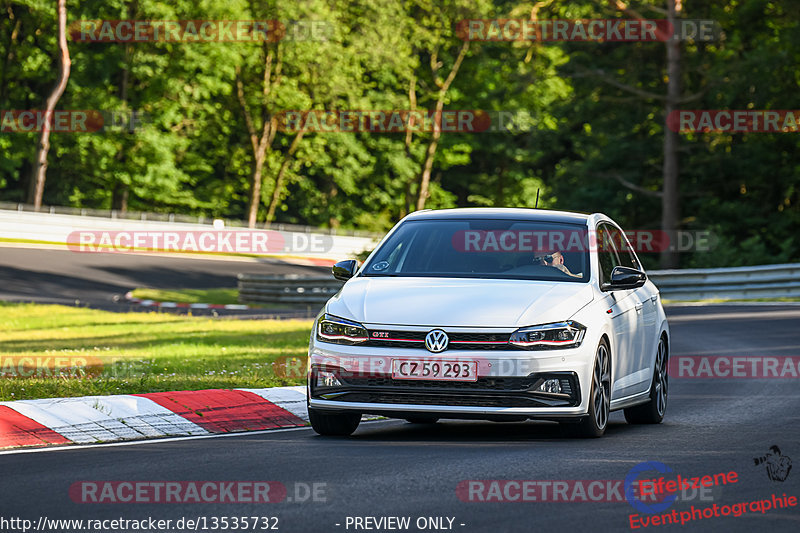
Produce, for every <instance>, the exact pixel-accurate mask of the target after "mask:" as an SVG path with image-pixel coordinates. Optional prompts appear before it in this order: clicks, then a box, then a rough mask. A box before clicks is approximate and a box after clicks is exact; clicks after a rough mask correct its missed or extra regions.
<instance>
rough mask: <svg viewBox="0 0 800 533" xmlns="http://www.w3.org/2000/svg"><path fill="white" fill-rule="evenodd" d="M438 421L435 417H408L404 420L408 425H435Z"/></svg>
mask: <svg viewBox="0 0 800 533" xmlns="http://www.w3.org/2000/svg"><path fill="white" fill-rule="evenodd" d="M438 421H439V419H438V418H436V417H435V416H410V417H408V418H406V422H408V423H409V424H435V423H436V422H438Z"/></svg>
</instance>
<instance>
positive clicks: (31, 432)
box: [0, 386, 308, 449]
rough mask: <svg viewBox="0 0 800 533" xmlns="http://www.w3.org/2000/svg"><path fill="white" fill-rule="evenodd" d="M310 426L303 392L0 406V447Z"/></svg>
mask: <svg viewBox="0 0 800 533" xmlns="http://www.w3.org/2000/svg"><path fill="white" fill-rule="evenodd" d="M305 425H308V411H307V410H306V390H305V387H302V386H299V387H276V388H269V389H232V390H229V389H211V390H200V391H177V392H153V393H148V394H125V395H117V396H84V397H80V398H51V399H44V400H18V401H14V402H0V449H2V448H17V447H23V446H46V445H54V444H73V443H75V444H92V443H100V442H114V441H121V440H139V439H147V438H154V437H176V436H196V435H212V434H216V433H233V432H239V431H258V430H265V429H278V428H287V427H301V426H305Z"/></svg>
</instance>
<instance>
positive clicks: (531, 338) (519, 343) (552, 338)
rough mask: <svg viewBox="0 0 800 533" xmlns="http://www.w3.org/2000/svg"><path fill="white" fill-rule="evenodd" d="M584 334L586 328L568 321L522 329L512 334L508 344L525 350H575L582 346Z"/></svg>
mask: <svg viewBox="0 0 800 533" xmlns="http://www.w3.org/2000/svg"><path fill="white" fill-rule="evenodd" d="M584 333H586V326H584V325H583V324H580V323H578V322H575V321H574V320H567V321H565V322H554V323H552V324H541V325H538V326H527V327H524V328H520V329H518V330H517V331H515V332H514V333H512V334H511V338H510V339H509V340H508V342H509V344H512V345H514V346H516V347H518V348H523V349H525V350H552V349H554V348H575V347H576V346H580V344H581V341H582V340H583V335H584Z"/></svg>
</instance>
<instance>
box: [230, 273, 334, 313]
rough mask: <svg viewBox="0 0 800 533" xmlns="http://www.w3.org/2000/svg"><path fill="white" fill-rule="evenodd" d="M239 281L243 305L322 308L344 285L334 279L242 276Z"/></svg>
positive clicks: (240, 298)
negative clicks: (310, 306) (287, 305)
mask: <svg viewBox="0 0 800 533" xmlns="http://www.w3.org/2000/svg"><path fill="white" fill-rule="evenodd" d="M238 278H239V301H240V302H241V303H259V304H296V305H320V306H321V305H322V304H324V303H325V302H327V301H328V299H329V298H330V297H331V296H333V295H334V294H336V292H338V290H339V289H341V288H342V285H343V284H344V282H342V281H339V280H337V279H334V278H333V277H324V278H322V277H319V278H305V277H300V276H261V275H257V274H239V276H238Z"/></svg>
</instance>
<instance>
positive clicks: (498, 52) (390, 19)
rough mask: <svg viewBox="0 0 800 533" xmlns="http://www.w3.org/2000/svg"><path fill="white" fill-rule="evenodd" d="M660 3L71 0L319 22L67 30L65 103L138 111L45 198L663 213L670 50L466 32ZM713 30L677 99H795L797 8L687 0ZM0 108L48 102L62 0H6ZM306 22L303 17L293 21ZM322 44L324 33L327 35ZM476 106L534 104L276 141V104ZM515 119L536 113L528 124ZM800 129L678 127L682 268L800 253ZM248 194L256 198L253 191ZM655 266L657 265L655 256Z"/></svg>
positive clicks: (337, 222) (688, 58)
mask: <svg viewBox="0 0 800 533" xmlns="http://www.w3.org/2000/svg"><path fill="white" fill-rule="evenodd" d="M668 4H669V2H668V1H664V0H661V1H652V2H647V1H640V2H630V3H623V2H622V1H605V0H596V1H583V0H581V1H572V2H558V1H552V0H551V1H548V0H544V1H541V2H536V3H530V2H512V1H504V0H493V1H492V0H442V1H439V0H371V1H370V0H291V1H289V0H287V1H285V2H280V3H275V2H274V1H272V2H259V1H248V0H226V1H225V2H219V1H216V0H191V1H190V0H173V1H171V2H161V1H155V0H103V1H100V0H82V1H81V2H77V1H74V0H70V1H68V2H67V11H68V19H69V21H70V22H74V21H77V20H86V19H108V20H120V19H150V20H186V19H190V20H199V19H214V20H223V19H225V20H253V19H257V20H263V19H280V20H284V21H286V20H302V21H311V20H313V21H323V22H325V23H327V25H326V26H324V28H325V29H326V30H327V31H324V32H318V34H317V35H316V37H317V38H318V39H317V40H303V39H284V40H282V41H279V42H277V43H241V42H221V43H169V42H139V43H129V44H120V43H86V42H76V41H70V42H69V51H70V56H71V59H72V71H71V75H70V78H69V83H68V85H67V88H66V91H65V92H64V94H63V96H62V97H61V99H60V101H59V103H58V109H72V110H81V109H99V110H107V111H131V110H136V111H138V112H144V113H146V116H147V117H148V119H149V120H148V122H147V123H146V124H145V125H144V126H142V127H140V128H138V129H137V130H136V131H135V132H133V133H130V132H124V131H105V132H101V133H82V134H67V133H54V134H53V135H52V136H51V143H52V147H51V149H50V153H49V169H48V171H47V181H46V186H45V189H44V197H43V202H44V204H49V205H69V206H79V207H92V208H105V209H112V208H113V209H129V210H137V211H163V212H176V213H187V214H198V215H199V214H203V215H206V216H215V217H224V218H238V219H245V220H247V219H248V218H249V219H250V220H251V221H252V222H253V223H255V224H257V225H262V224H263V223H265V222H268V221H276V222H287V223H298V224H309V225H315V226H333V227H336V226H340V227H349V228H359V229H366V230H375V231H383V230H386V229H388V228H389V227H391V226H392V224H394V223H395V222H396V221H397V220H398V219H399V218H400V217H402V216H403V215H405V214H407V213H408V212H410V211H413V210H415V209H418V208H420V207H422V206H423V205H424V207H426V208H445V207H464V206H510V207H511V206H517V207H520V206H521V207H533V205H534V202H535V201H536V194H537V189H539V190H540V192H541V196H540V201H539V206H540V207H548V208H556V209H565V210H574V211H586V212H593V211H602V212H605V213H607V214H608V215H610V216H612V217H614V218H615V219H616V220H617V221H618V222H619V223H620V224H622V225H623V227H625V228H639V229H658V228H660V227H661V220H662V198H661V192H662V189H663V176H664V173H663V170H662V167H663V164H664V153H665V151H664V136H665V129H666V128H665V105H666V95H667V82H668V78H667V61H666V48H667V47H666V46H665V44H664V43H661V42H654V43H646V42H643V43H625V42H606V43H596V42H595V43H592V42H570V43H565V42H560V43H552V42H551V43H530V42H471V43H469V45H468V46H466V45H465V43H464V41H462V40H461V39H459V37H458V35H456V29H455V25H456V23H457V22H458V21H460V20H462V19H474V18H484V19H487V18H538V19H574V18H583V19H587V18H631V17H636V16H642V17H645V18H653V19H663V18H665V17H666V14H667V8H668ZM676 4H677V5H676V7H677V10H678V12H679V16H680V17H682V18H687V19H713V20H716V21H717V22H718V23H719V25H720V26H721V27H722V29H723V30H724V34H723V35H722V36H721V38H720V39H718V40H715V41H713V42H694V41H686V42H683V43H681V45H680V72H681V74H680V79H679V82H680V91H681V92H680V94H681V96H680V101H679V102H678V103H679V107H682V108H684V109H798V108H800V105H799V104H798V94H800V93H799V92H798V81H799V80H800V69H798V60H799V59H800V31H798V22H800V4H799V3H798V2H796V1H794V0H785V1H783V2H781V1H776V0H772V1H769V0H728V1H709V0H686V1H685V2H683V3H680V2H677V3H676ZM0 6H2V12H0V109H2V110H15V109H16V110H19V109H43V107H44V101H45V99H46V98H47V96H48V95H49V93H50V91H51V90H52V87H53V85H54V83H55V82H56V79H57V76H58V44H57V10H56V2H55V0H52V1H46V0H0ZM297 28H300V29H303V28H302V27H299V26H298V27H297ZM320 37H324V39H321V38H320ZM437 104H438V105H439V106H440V107H442V108H444V109H453V110H457V109H484V110H490V111H509V112H512V113H514V112H524V113H527V116H529V119H528V120H526V121H520V123H519V124H517V125H516V128H514V129H513V131H505V132H502V131H501V132H493V133H449V132H445V133H443V134H442V135H441V137H437V136H436V135H435V134H433V133H430V132H428V133H420V132H415V133H413V134H412V135H406V134H404V133H391V134H386V133H383V134H377V133H372V134H370V133H335V134H330V133H327V134H326V133H310V132H309V133H305V134H301V135H298V134H297V133H295V132H284V131H277V129H276V128H275V127H273V126H271V117H273V116H274V115H275V114H276V113H279V112H280V111H282V110H295V109H301V110H308V109H319V110H334V109H340V110H344V109H365V110H369V109H378V110H382V109H383V110H385V109H411V108H414V107H416V108H417V109H429V110H434V109H436V108H437ZM519 116H523V117H524V116H526V115H522V114H521V115H519ZM798 135H800V133H781V134H771V133H735V134H733V133H697V134H681V135H680V136H679V142H678V148H677V155H678V161H679V173H678V175H679V193H680V195H679V203H678V205H676V206H673V207H674V208H675V209H676V213H677V214H678V215H679V218H678V220H679V226H680V228H681V229H684V230H710V231H712V232H714V233H715V234H716V235H717V236H718V238H719V239H720V241H719V244H718V245H717V247H716V248H715V249H714V251H713V252H711V253H707V252H706V253H699V252H698V253H686V254H682V255H681V257H680V266H683V267H688V266H698V267H703V266H734V265H746V264H765V263H776V262H788V261H792V260H797V259H798V258H800V240H798V236H797V228H798V227H800V226H799V224H798V222H800V207H799V206H800V198H798V188H799V186H800V172H798V170H800V164H799V163H798V161H799V160H798V157H797V155H796V152H797V148H798V143H799V140H798ZM37 141H38V134H36V133H0V200H3V201H14V202H26V201H32V200H33V199H32V194H33V192H32V186H31V173H32V167H33V162H34V161H35V158H36V148H37ZM254 192H255V201H253V200H254V199H253V195H254ZM645 260H646V264H647V265H648V266H654V265H656V264H657V263H658V257H657V256H650V257H647V258H645Z"/></svg>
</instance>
